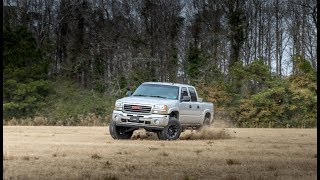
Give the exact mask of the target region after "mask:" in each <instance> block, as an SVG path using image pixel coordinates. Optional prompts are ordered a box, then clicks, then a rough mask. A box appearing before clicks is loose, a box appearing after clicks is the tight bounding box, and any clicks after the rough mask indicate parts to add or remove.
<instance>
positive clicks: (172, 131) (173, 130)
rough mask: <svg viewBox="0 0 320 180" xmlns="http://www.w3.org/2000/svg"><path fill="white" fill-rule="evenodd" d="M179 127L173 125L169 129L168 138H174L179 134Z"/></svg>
mask: <svg viewBox="0 0 320 180" xmlns="http://www.w3.org/2000/svg"><path fill="white" fill-rule="evenodd" d="M178 129H179V128H178V127H177V126H176V125H175V124H171V125H170V126H169V127H168V132H167V134H168V136H169V137H170V138H174V137H175V136H176V135H177V134H178Z"/></svg>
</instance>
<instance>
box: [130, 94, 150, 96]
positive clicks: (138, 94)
mask: <svg viewBox="0 0 320 180" xmlns="http://www.w3.org/2000/svg"><path fill="white" fill-rule="evenodd" d="M132 96H147V95H143V94H135V95H132Z"/></svg>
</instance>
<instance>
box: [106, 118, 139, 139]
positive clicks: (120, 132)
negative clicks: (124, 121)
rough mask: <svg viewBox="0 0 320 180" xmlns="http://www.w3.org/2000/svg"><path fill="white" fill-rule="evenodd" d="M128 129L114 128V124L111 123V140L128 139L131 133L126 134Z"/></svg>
mask: <svg viewBox="0 0 320 180" xmlns="http://www.w3.org/2000/svg"><path fill="white" fill-rule="evenodd" d="M127 130H128V127H122V126H116V122H114V121H111V122H110V125H109V132H110V135H111V137H112V138H113V139H130V138H131V136H132V134H133V131H129V132H126V131H127Z"/></svg>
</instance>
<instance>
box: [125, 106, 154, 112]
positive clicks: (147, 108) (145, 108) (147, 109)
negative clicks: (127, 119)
mask: <svg viewBox="0 0 320 180" xmlns="http://www.w3.org/2000/svg"><path fill="white" fill-rule="evenodd" d="M132 106H138V107H140V109H133V108H132ZM123 109H124V111H127V112H135V113H150V112H151V106H140V105H134V104H124V105H123Z"/></svg>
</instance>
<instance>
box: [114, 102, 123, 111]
mask: <svg viewBox="0 0 320 180" xmlns="http://www.w3.org/2000/svg"><path fill="white" fill-rule="evenodd" d="M114 109H115V110H120V111H121V110H122V102H116V104H115V105H114Z"/></svg>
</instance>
